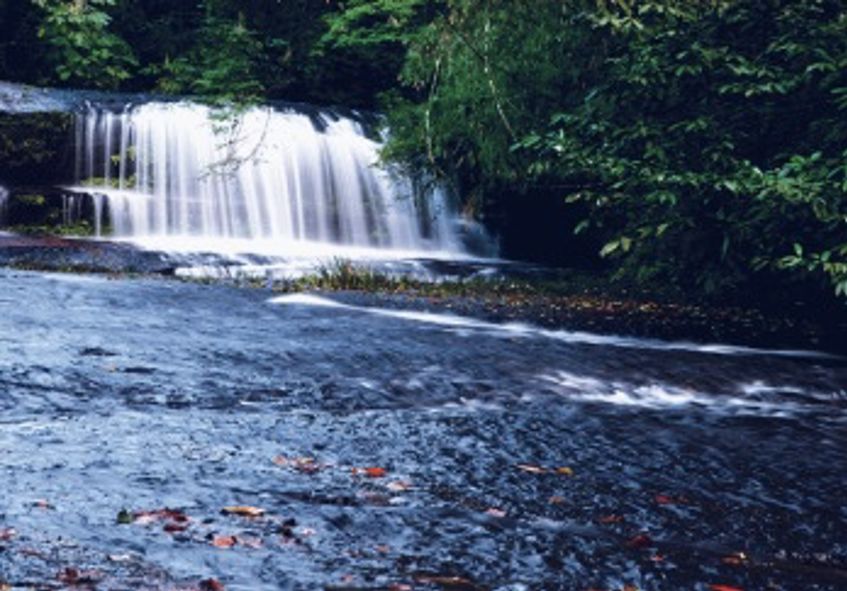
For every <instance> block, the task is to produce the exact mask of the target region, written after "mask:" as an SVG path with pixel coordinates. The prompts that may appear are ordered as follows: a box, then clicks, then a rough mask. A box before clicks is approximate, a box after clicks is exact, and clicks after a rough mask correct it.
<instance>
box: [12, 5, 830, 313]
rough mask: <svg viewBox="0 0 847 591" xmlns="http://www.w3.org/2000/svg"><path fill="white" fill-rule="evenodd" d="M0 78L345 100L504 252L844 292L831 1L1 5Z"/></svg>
mask: <svg viewBox="0 0 847 591" xmlns="http://www.w3.org/2000/svg"><path fill="white" fill-rule="evenodd" d="M0 22H2V27H0V78H2V79H9V80H15V81H22V82H27V83H31V84H40V85H58V86H72V87H96V88H103V89H115V90H132V91H165V92H171V93H180V94H190V95H194V96H197V97H199V98H201V99H205V100H211V101H219V102H223V103H236V104H238V103H246V104H251V103H253V102H255V101H261V100H265V99H286V100H300V101H310V102H315V103H320V104H344V105H346V106H349V107H355V108H364V109H369V110H375V111H376V110H378V111H381V112H383V113H385V114H386V121H387V122H388V123H389V125H390V127H391V130H392V132H391V140H390V141H389V143H388V146H387V148H386V150H385V153H384V157H385V158H386V159H387V160H390V161H392V162H394V163H395V164H397V165H398V166H403V167H407V168H409V169H413V170H415V171H418V172H421V171H423V172H426V174H428V175H434V176H437V177H441V178H443V179H445V180H447V181H449V182H451V183H452V184H453V186H454V187H455V188H456V189H457V192H458V193H459V194H460V195H461V196H462V198H463V200H464V203H465V207H466V210H467V211H468V213H469V214H470V215H474V216H476V217H477V218H480V219H482V220H483V221H485V222H486V223H487V224H488V225H489V226H490V227H491V228H493V229H494V230H495V231H496V232H497V233H498V234H499V235H500V236H501V240H502V243H503V246H504V250H505V254H506V255H507V256H513V257H519V258H528V259H532V260H538V261H543V262H548V263H555V264H562V265H579V266H589V267H598V268H605V269H608V270H609V271H610V272H611V274H612V275H611V276H614V277H620V278H626V279H627V280H629V281H637V282H642V283H645V284H651V283H652V284H663V285H668V286H672V287H674V288H675V289H680V290H684V291H686V292H687V293H690V294H692V295H693V296H696V297H704V298H726V299H733V298H742V297H747V298H751V297H752V298H763V297H768V295H769V294H772V293H773V292H775V291H780V292H786V293H790V294H791V297H795V295H796V297H803V298H806V299H815V298H819V299H822V300H826V299H827V298H830V297H833V296H832V294H837V295H838V296H839V297H843V296H845V295H847V7H845V2H843V1H842V0H644V1H641V2H632V1H629V0H345V1H340V0H167V1H166V0H0Z"/></svg>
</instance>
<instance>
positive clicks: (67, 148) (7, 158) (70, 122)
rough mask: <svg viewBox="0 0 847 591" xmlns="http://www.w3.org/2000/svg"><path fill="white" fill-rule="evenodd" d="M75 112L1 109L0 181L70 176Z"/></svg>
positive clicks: (68, 178)
mask: <svg viewBox="0 0 847 591" xmlns="http://www.w3.org/2000/svg"><path fill="white" fill-rule="evenodd" d="M73 129H74V114H73V113H69V112H67V113H66V112H46V113H8V112H0V184H5V185H21V184H26V183H39V184H40V183H64V182H70V181H72V180H73V175H74V167H73Z"/></svg>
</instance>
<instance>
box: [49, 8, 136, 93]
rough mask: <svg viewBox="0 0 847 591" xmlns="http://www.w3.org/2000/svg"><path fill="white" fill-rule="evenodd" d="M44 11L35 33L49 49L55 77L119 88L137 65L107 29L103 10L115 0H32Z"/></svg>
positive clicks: (128, 48)
mask: <svg viewBox="0 0 847 591" xmlns="http://www.w3.org/2000/svg"><path fill="white" fill-rule="evenodd" d="M32 1H33V2H34V3H35V4H36V5H37V6H38V7H39V8H40V9H41V10H43V11H44V20H43V22H42V24H41V27H40V28H39V30H38V36H39V37H40V38H41V39H44V40H45V41H46V42H47V44H48V45H49V47H50V49H49V51H48V53H47V59H48V61H49V62H50V63H51V64H52V66H53V69H54V72H55V76H56V78H57V79H58V80H59V81H61V82H66V83H69V84H90V85H92V86H95V87H98V88H112V89H114V88H118V87H119V86H120V84H121V83H122V82H123V81H124V80H127V79H128V78H130V76H131V75H132V70H133V68H134V67H135V66H136V65H137V61H136V59H135V56H134V55H133V52H132V49H131V48H130V47H129V45H127V43H126V42H125V41H124V40H123V39H121V38H120V37H119V36H117V35H116V34H114V33H113V32H111V31H110V30H109V23H110V21H111V17H110V16H109V14H108V12H106V9H108V8H110V7H113V6H115V4H116V2H117V0H73V1H72V2H68V1H65V0H32Z"/></svg>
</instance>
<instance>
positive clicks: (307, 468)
mask: <svg viewBox="0 0 847 591" xmlns="http://www.w3.org/2000/svg"><path fill="white" fill-rule="evenodd" d="M290 464H291V465H292V466H293V467H294V469H295V470H297V471H298V472H303V473H304V474H314V473H315V472H318V471H320V469H321V468H322V467H323V466H321V465H320V464H318V462H317V461H315V458H309V457H302V458H296V459H295V460H294V461H293V462H290Z"/></svg>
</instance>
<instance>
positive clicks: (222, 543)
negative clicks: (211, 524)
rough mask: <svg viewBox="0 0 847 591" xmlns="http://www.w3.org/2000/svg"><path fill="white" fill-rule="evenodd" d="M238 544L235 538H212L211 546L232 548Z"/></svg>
mask: <svg viewBox="0 0 847 591" xmlns="http://www.w3.org/2000/svg"><path fill="white" fill-rule="evenodd" d="M237 543H238V539H237V538H236V537H235V536H214V537H213V538H212V546H214V547H215V548H232V547H233V546H235V545H236V544H237Z"/></svg>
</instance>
